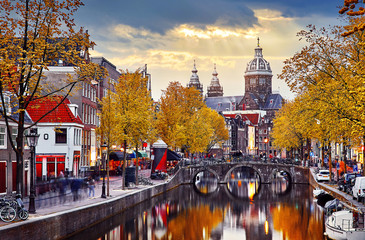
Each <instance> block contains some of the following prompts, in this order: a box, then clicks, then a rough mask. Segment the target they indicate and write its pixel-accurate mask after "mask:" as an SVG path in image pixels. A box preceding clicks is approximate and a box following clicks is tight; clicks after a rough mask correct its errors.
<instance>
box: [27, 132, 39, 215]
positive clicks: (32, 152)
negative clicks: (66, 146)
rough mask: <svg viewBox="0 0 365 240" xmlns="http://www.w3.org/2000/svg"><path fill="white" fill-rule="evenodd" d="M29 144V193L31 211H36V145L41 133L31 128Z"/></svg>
mask: <svg viewBox="0 0 365 240" xmlns="http://www.w3.org/2000/svg"><path fill="white" fill-rule="evenodd" d="M25 137H26V138H27V142H28V146H29V147H30V195H29V209H28V212H29V213H36V210H35V201H34V199H35V176H34V175H35V171H34V170H35V169H34V168H35V147H36V146H37V143H38V138H39V134H37V132H36V130H35V129H31V130H30V133H29V134H27V135H25Z"/></svg>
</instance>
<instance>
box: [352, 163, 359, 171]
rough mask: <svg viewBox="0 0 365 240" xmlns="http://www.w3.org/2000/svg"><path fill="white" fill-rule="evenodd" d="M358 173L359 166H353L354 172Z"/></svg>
mask: <svg viewBox="0 0 365 240" xmlns="http://www.w3.org/2000/svg"><path fill="white" fill-rule="evenodd" d="M357 171H358V169H357V165H356V164H354V166H353V172H357Z"/></svg>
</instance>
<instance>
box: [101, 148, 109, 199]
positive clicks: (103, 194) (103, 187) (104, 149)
mask: <svg viewBox="0 0 365 240" xmlns="http://www.w3.org/2000/svg"><path fill="white" fill-rule="evenodd" d="M107 148H108V146H107V145H106V143H104V144H103V145H101V149H102V151H103V157H102V160H103V186H102V187H101V197H102V198H106V195H105V156H106V152H107Z"/></svg>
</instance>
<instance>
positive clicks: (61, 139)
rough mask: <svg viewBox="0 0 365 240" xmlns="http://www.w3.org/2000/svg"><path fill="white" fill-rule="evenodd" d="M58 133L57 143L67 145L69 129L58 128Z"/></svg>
mask: <svg viewBox="0 0 365 240" xmlns="http://www.w3.org/2000/svg"><path fill="white" fill-rule="evenodd" d="M55 132H56V143H67V129H66V128H58V129H56V130H55Z"/></svg>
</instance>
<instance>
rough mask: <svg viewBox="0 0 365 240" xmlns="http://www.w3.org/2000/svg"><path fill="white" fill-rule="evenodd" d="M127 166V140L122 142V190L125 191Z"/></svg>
mask: <svg viewBox="0 0 365 240" xmlns="http://www.w3.org/2000/svg"><path fill="white" fill-rule="evenodd" d="M126 165H127V140H124V160H123V171H122V189H123V190H124V189H125V167H126Z"/></svg>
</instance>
